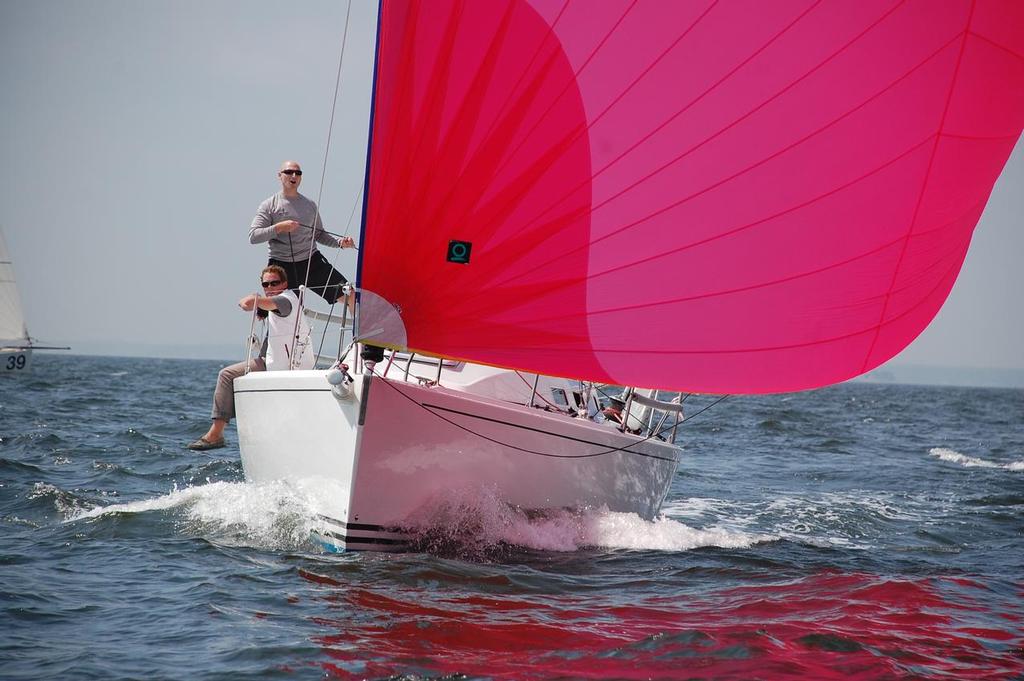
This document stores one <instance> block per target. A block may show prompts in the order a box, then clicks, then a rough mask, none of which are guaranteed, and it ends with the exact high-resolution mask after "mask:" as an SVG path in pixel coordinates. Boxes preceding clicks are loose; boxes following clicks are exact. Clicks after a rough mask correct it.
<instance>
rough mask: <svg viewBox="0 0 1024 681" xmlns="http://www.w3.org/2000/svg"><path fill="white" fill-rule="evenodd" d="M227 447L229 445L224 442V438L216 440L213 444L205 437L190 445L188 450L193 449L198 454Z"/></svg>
mask: <svg viewBox="0 0 1024 681" xmlns="http://www.w3.org/2000/svg"><path fill="white" fill-rule="evenodd" d="M226 446H227V443H226V442H224V438H221V439H219V440H214V441H212V442H211V441H210V440H207V439H206V438H205V437H201V438H199V439H198V440H196V441H195V442H193V443H192V444H190V445H189V446H188V448H189V449H193V450H195V451H197V452H205V451H206V450H207V449H220V448H221V447H226Z"/></svg>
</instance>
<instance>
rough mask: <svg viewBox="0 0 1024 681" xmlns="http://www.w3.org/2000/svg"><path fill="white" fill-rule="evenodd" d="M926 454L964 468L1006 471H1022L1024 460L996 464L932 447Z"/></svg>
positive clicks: (950, 450)
mask: <svg viewBox="0 0 1024 681" xmlns="http://www.w3.org/2000/svg"><path fill="white" fill-rule="evenodd" d="M928 453H929V454H931V455H932V456H934V457H937V458H939V459H942V460H943V461H949V462H950V463H958V464H960V465H961V466H964V467H965V468H1001V469H1003V470H1007V471H1024V460H1021V461H1013V462H1011V463H996V462H995V461H987V460H985V459H979V458H977V457H973V456H967V455H965V454H961V453H960V452H958V451H955V450H952V449H947V448H946V447H932V448H931V449H929V450H928Z"/></svg>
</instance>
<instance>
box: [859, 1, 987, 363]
mask: <svg viewBox="0 0 1024 681" xmlns="http://www.w3.org/2000/svg"><path fill="white" fill-rule="evenodd" d="M974 8H975V4H974V1H973V0H972V2H971V12H970V14H969V15H968V17H967V25H966V26H965V27H964V30H963V33H962V40H961V42H960V53H959V54H958V55H957V60H956V66H955V67H954V69H953V75H952V78H951V79H950V83H949V93H948V94H947V95H946V105H945V106H944V107H943V109H942V117H941V118H940V119H939V127H938V129H937V130H936V131H935V132H936V135H935V143H934V145H933V146H932V152H931V156H930V158H929V159H928V167H927V168H926V169H925V172H924V177H923V178H922V181H921V191H920V192H918V195H917V203H916V205H915V206H914V215H913V216H912V217H911V219H910V223H909V225H908V226H907V231H906V233H905V234H904V235H903V248H902V249H901V250H900V255H899V257H898V258H897V260H896V266H895V267H894V268H893V272H892V279H891V281H890V282H889V293H887V294H886V296H885V300H884V301H883V302H882V310H881V312H880V313H879V315H878V324H877V325H876V327H875V333H874V337H873V338H872V339H871V343H870V344H869V345H868V348H867V351H866V352H865V353H864V362H863V364H861V373H864V372H865V371H867V370H868V369H869V368H870V367H869V365H870V363H871V356H872V354H873V353H874V351H875V346H876V345H877V344H878V338H879V336H881V331H882V322H883V321H884V320H885V314H886V312H887V311H888V309H889V301H890V300H891V294H892V290H893V289H894V288H895V286H896V280H897V279H898V278H899V274H900V268H901V267H902V266H903V258H904V256H905V255H906V252H907V246H908V245H909V243H910V235H911V234H912V233H913V231H914V225H915V223H916V222H917V218H918V215H919V213H920V211H921V204H922V203H924V194H925V191H926V190H927V189H928V182H929V180H930V179H931V174H932V167H933V166H934V164H935V157H936V155H937V154H938V151H939V142H941V140H942V137H941V135H942V130H943V129H944V128H945V127H946V116H947V115H948V114H949V107H950V105H951V104H952V102H953V94H954V93H955V92H956V82H957V78H958V77H959V75H960V66H961V65H962V64H963V60H964V53H965V52H966V51H967V40H968V38H969V37H970V33H971V22H972V20H973V19H974ZM967 238H968V240H969V239H970V233H968V235H967ZM886 359H888V358H886Z"/></svg>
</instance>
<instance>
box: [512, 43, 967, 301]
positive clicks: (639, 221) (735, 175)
mask: <svg viewBox="0 0 1024 681" xmlns="http://www.w3.org/2000/svg"><path fill="white" fill-rule="evenodd" d="M959 37H960V36H959V35H957V36H954V37H953V38H952V39H950V40H949V41H947V42H946V43H945V44H943V45H942V46H941V47H939V48H938V49H937V50H935V51H934V52H933V53H932V54H930V55H929V56H928V57H926V58H925V59H924V60H922V61H921V62H920V63H918V64H916V65H914V66H913V67H911V68H910V69H909V70H908V71H906V72H905V73H904V74H902V75H901V76H899V77H898V78H896V79H895V80H893V81H892V82H891V83H889V84H888V85H886V86H885V87H884V88H882V89H881V90H879V91H878V92H876V93H875V94H874V95H872V96H871V97H870V98H868V99H866V100H865V101H863V102H861V103H860V104H858V105H857V106H855V107H853V108H852V109H850V110H849V111H846V112H845V113H843V114H842V115H840V116H838V117H836V118H834V119H833V120H831V121H829V122H828V123H826V124H825V125H823V126H821V127H819V128H818V129H816V130H814V131H812V132H810V133H808V134H807V135H805V136H804V137H801V138H800V139H798V140H796V141H794V142H793V143H791V144H789V145H787V146H785V147H783V148H782V149H780V150H778V151H777V152H775V153H774V154H772V155H770V156H767V157H765V158H763V159H761V160H760V161H758V162H757V163H754V164H752V165H750V166H747V167H746V168H743V169H741V170H738V171H737V172H735V173H733V174H732V175H730V176H728V177H725V178H722V179H721V180H719V181H717V182H715V183H713V184H711V185H708V186H707V187H704V188H703V189H700V190H698V191H696V192H694V193H692V194H690V195H688V196H685V197H683V198H682V199H679V200H678V201H676V202H674V203H671V204H669V205H668V206H665V207H664V208H661V209H659V210H656V211H654V212H652V213H650V214H648V215H646V216H644V217H642V218H639V219H637V220H634V221H633V222H630V223H628V224H625V225H622V226H621V227H617V228H616V229H614V230H613V231H611V232H609V233H607V234H605V235H603V236H601V237H598V238H597V239H594V240H593V241H590V242H588V243H586V244H584V245H582V246H579V247H577V248H575V249H572V250H569V251H565V252H563V253H561V254H560V255H559V257H558V258H553V259H551V260H548V261H546V262H543V263H541V264H539V265H536V266H534V267H532V268H530V269H528V270H525V271H523V272H518V273H516V274H515V275H514V276H510V278H507V279H504V280H500V281H498V282H496V283H495V284H494V285H495V286H500V285H503V284H506V283H508V282H510V281H512V280H513V279H516V278H521V277H523V276H525V275H528V274H530V273H532V272H535V271H537V270H540V269H543V268H545V267H547V266H549V265H551V264H552V263H554V262H557V261H558V260H560V259H561V258H563V257H565V256H566V255H569V254H572V253H575V252H577V251H580V250H584V249H589V248H590V247H592V246H594V245H596V244H598V243H600V242H602V241H605V240H607V239H610V238H611V237H613V236H616V235H618V234H621V233H623V232H625V231H627V230H629V229H632V228H634V227H636V226H637V225H640V224H643V223H644V222H646V221H648V220H650V219H652V218H654V217H657V216H658V215H661V214H663V213H666V212H668V211H670V210H672V209H674V208H677V207H679V206H681V205H683V204H684V203H687V202H689V201H691V200H693V199H695V198H697V197H699V196H702V195H703V194H706V193H707V192H709V191H712V190H714V189H717V188H718V187H721V186H722V185H725V184H727V183H729V182H731V181H733V180H735V179H736V178H738V177H740V176H742V175H744V174H746V173H748V172H750V171H752V170H754V169H755V168H757V167H759V166H762V165H764V164H766V163H768V162H770V161H773V160H775V159H776V158H778V157H780V156H782V155H784V154H786V153H787V152H789V151H791V150H793V149H795V148H796V147H798V146H800V145H801V144H803V143H805V142H807V141H808V140H810V139H812V138H814V137H816V136H817V135H820V134H821V133H822V132H824V131H825V130H828V129H829V128H831V127H832V126H834V125H836V124H838V123H839V122H841V121H843V120H844V119H846V118H847V117H849V116H851V115H853V114H854V113H856V112H857V111H859V110H861V109H862V108H864V107H866V106H867V105H869V104H871V103H872V102H874V101H875V100H876V99H878V98H879V97H881V96H882V95H884V94H886V93H887V92H889V91H890V90H892V89H893V88H895V87H896V86H897V85H899V84H900V83H902V82H903V81H904V80H906V79H907V78H909V77H910V76H911V75H913V74H914V73H915V72H916V71H917V70H918V69H920V68H922V67H923V66H925V65H926V64H927V63H928V62H930V61H931V60H932V59H934V58H935V57H936V56H938V55H939V54H941V53H942V52H943V51H944V50H945V49H947V48H948V47H949V46H950V45H952V44H954V43H955V42H956V40H957V39H958V38H959ZM803 77H806V76H803ZM781 92H782V91H780V93H777V94H776V95H773V97H775V96H778V95H779V94H781ZM765 103H767V102H765ZM760 106H763V104H762V105H759V107H760ZM750 113H753V111H751V112H750ZM747 115H749V114H745V115H744V118H745V117H746V116H747ZM737 122H739V120H737V121H735V122H734V123H733V124H730V126H729V127H731V125H734V124H735V123H737ZM724 130H725V129H723V131H724ZM716 134H717V133H716ZM929 137H931V136H929ZM688 153H689V151H687V152H685V153H684V155H685V154H688ZM678 158H682V156H680V157H678ZM677 160H678V159H677ZM674 162H675V161H672V162H670V163H669V164H666V165H663V166H662V167H661V168H659V169H658V170H657V171H655V172H660V171H661V170H664V169H665V168H667V167H668V166H669V165H670V164H671V163H674ZM652 176H653V173H652V174H651V175H648V176H646V177H645V178H643V179H641V180H639V181H637V182H635V183H633V184H632V185H630V186H629V187H627V188H625V189H623V190H622V191H620V192H618V193H617V194H616V195H614V196H612V197H609V198H608V199H606V200H605V201H603V202H602V203H601V204H599V205H597V206H595V207H594V209H593V211H596V210H597V209H599V208H601V207H602V206H604V205H607V204H608V203H609V202H611V201H613V200H615V199H617V198H619V197H620V196H622V195H623V194H625V193H626V192H628V191H630V190H631V189H633V188H634V187H636V186H637V185H639V184H640V183H642V182H644V181H646V180H647V179H650V177H652ZM593 211H592V212H593Z"/></svg>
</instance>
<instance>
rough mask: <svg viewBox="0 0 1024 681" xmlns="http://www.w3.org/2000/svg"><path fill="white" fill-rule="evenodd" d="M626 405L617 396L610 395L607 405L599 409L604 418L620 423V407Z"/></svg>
mask: <svg viewBox="0 0 1024 681" xmlns="http://www.w3.org/2000/svg"><path fill="white" fill-rule="evenodd" d="M625 406H626V403H625V402H623V401H622V399H621V398H619V397H612V398H610V401H609V402H608V406H607V407H605V408H604V409H602V410H601V413H602V414H604V417H605V419H607V420H608V421H612V422H614V423H622V408H623V407H625Z"/></svg>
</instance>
